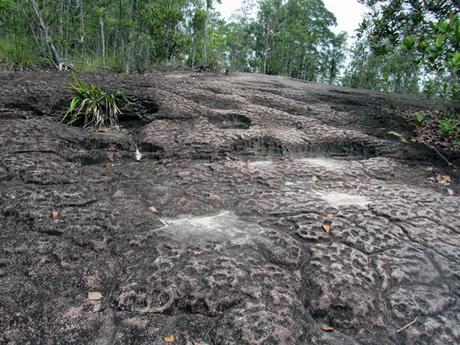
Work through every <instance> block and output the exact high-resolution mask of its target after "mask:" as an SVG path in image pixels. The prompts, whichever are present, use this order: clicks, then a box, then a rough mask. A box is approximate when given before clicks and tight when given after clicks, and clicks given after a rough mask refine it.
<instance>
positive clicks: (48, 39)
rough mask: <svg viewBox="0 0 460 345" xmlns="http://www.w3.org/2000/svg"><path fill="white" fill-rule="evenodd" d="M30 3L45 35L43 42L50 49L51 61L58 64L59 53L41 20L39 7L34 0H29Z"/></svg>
mask: <svg viewBox="0 0 460 345" xmlns="http://www.w3.org/2000/svg"><path fill="white" fill-rule="evenodd" d="M30 4H31V5H32V8H33V9H34V12H35V15H36V16H37V19H38V23H39V24H40V27H41V28H42V30H43V35H44V36H45V42H46V45H47V46H48V48H49V50H50V51H51V54H52V57H53V61H54V63H55V64H56V65H59V64H60V63H61V58H60V56H59V53H58V51H57V49H56V47H55V46H54V44H53V40H52V38H51V34H50V32H49V30H48V27H47V26H46V24H45V22H44V21H43V17H42V14H41V12H40V9H39V8H38V5H37V2H36V1H35V0H30Z"/></svg>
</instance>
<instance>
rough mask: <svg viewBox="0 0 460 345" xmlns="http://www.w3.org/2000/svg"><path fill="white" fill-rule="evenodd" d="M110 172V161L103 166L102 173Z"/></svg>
mask: <svg viewBox="0 0 460 345" xmlns="http://www.w3.org/2000/svg"><path fill="white" fill-rule="evenodd" d="M110 170H112V163H111V162H110V161H107V162H105V164H104V171H105V172H106V173H107V172H109V171H110Z"/></svg>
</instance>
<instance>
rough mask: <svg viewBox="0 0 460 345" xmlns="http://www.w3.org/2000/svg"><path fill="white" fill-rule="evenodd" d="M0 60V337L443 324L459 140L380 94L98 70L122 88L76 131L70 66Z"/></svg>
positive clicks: (446, 321)
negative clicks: (390, 106) (115, 119)
mask: <svg viewBox="0 0 460 345" xmlns="http://www.w3.org/2000/svg"><path fill="white" fill-rule="evenodd" d="M0 78H1V81H2V92H3V93H2V95H0V123H1V131H0V145H1V149H0V159H1V160H0V221H1V222H0V226H1V228H0V243H1V246H0V344H31V345H32V344H33V345H36V344H119V345H122V344H123V345H125V344H145V345H147V344H149V345H151V344H164V343H165V338H164V337H167V336H174V343H175V344H187V345H198V344H200V345H205V344H208V345H212V344H214V345H217V344H222V345H266V344H273V345H275V344H279V345H282V344H284V345H289V344H304V345H307V344H331V345H332V344H379V345H380V344H427V345H428V344H430V345H431V344H438V345H441V344H443V345H444V344H457V343H459V342H460V252H459V248H460V203H459V197H458V192H459V188H458V186H459V185H458V184H457V182H458V179H459V176H458V173H457V171H456V170H454V169H455V166H457V167H458V166H459V160H458V158H459V157H458V155H457V156H455V155H451V156H449V157H447V158H448V159H449V160H450V161H451V162H452V163H453V164H454V167H446V166H444V162H443V160H442V159H441V158H440V157H439V155H437V154H436V152H434V151H433V150H431V149H429V148H427V147H424V146H421V145H416V144H412V143H403V142H401V141H400V140H399V139H398V138H397V137H394V136H391V135H388V132H389V131H395V132H398V133H401V134H402V135H404V136H406V137H408V138H410V136H411V131H412V130H413V129H412V128H411V127H410V126H408V124H407V123H406V122H405V121H404V119H403V118H402V117H401V118H399V117H396V116H395V115H390V113H388V112H387V111H386V110H385V107H386V106H387V102H388V96H387V95H384V94H377V93H370V92H364V91H356V90H348V89H338V88H332V87H329V86H321V85H316V84H309V83H304V82H301V81H295V80H290V79H283V78H277V77H264V76H257V75H245V74H238V75H230V76H217V75H206V74H204V75H200V74H177V73H176V74H166V75H165V74H150V75H141V76H135V75H130V76H120V75H97V76H96V77H95V78H96V82H97V83H98V84H100V85H101V86H104V87H107V88H109V89H113V90H115V89H117V88H123V89H124V90H126V92H127V93H128V95H129V96H130V97H131V99H132V100H133V101H135V106H132V107H131V108H130V109H129V110H128V111H127V115H126V117H125V118H124V119H122V126H123V127H124V129H123V130H121V131H107V132H93V131H88V130H83V129H82V128H78V127H73V128H71V127H66V126H64V125H62V124H60V123H59V121H58V119H59V116H60V115H61V114H62V113H63V111H64V110H65V107H66V105H67V101H68V99H69V96H70V95H69V94H68V92H67V91H65V90H64V89H63V85H65V84H66V83H67V82H69V81H70V78H69V76H68V75H66V74H54V73H53V74H52V73H21V74H15V73H3V74H2V75H1V76H0ZM91 78H93V77H88V78H87V79H91ZM391 97H393V99H392V102H393V103H394V102H395V99H396V101H397V104H398V106H400V107H405V106H411V107H414V106H418V107H420V108H421V109H423V108H425V107H439V106H440V105H434V104H430V103H427V102H424V101H422V100H418V99H413V98H402V97H401V98H395V96H391ZM136 148H138V149H139V151H140V152H141V154H142V157H143V158H142V160H140V161H136V160H135V151H136ZM437 174H442V175H449V176H451V177H452V178H453V183H452V185H450V186H449V187H448V188H449V190H448V188H447V187H446V186H444V185H442V184H440V183H437V182H433V181H431V180H430V177H432V176H436V175H437ZM452 194H453V195H452ZM323 224H327V225H329V226H330V232H329V233H327V232H326V231H324V229H323ZM323 326H328V327H332V328H333V329H334V331H332V332H325V331H324V330H322V329H321V327H323ZM323 328H324V327H323Z"/></svg>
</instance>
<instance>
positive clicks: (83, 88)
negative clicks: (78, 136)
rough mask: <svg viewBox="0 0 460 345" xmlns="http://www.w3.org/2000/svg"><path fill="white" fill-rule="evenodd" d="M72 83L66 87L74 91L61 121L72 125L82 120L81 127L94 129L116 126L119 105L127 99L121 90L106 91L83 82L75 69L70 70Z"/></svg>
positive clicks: (120, 113) (119, 112) (124, 103)
mask: <svg viewBox="0 0 460 345" xmlns="http://www.w3.org/2000/svg"><path fill="white" fill-rule="evenodd" d="M72 77H73V79H74V84H69V85H68V88H69V89H70V90H72V91H74V92H75V94H76V96H75V97H73V98H72V100H71V102H70V106H69V109H68V110H67V112H66V113H65V114H64V116H63V117H62V119H61V122H63V123H65V124H67V125H73V124H77V123H81V122H83V127H85V128H87V127H92V128H95V129H102V128H116V127H118V117H119V116H120V115H122V112H121V110H120V107H121V106H122V105H126V104H128V103H129V102H128V99H127V97H126V96H125V94H124V93H123V92H121V91H117V92H116V93H114V94H112V93H108V92H106V91H104V90H102V89H101V88H99V87H97V86H96V85H90V86H87V85H86V84H84V83H83V82H82V81H81V80H80V78H79V77H78V75H77V74H76V72H75V71H72Z"/></svg>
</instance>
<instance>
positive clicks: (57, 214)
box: [51, 210, 59, 219]
mask: <svg viewBox="0 0 460 345" xmlns="http://www.w3.org/2000/svg"><path fill="white" fill-rule="evenodd" d="M57 217H59V212H58V211H56V210H52V211H51V218H53V219H57Z"/></svg>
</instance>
